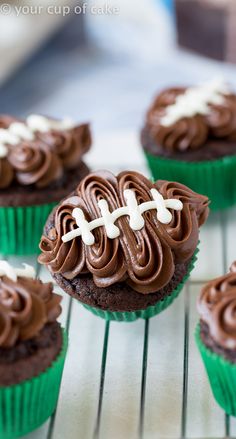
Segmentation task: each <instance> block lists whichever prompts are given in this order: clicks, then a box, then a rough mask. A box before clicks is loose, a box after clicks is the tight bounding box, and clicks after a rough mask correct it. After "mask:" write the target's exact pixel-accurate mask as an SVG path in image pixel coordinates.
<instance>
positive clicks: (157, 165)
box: [141, 79, 236, 209]
mask: <svg viewBox="0 0 236 439" xmlns="http://www.w3.org/2000/svg"><path fill="white" fill-rule="evenodd" d="M141 143H142V146H143V150H144V153H145V156H146V159H147V162H148V165H149V167H150V170H151V172H152V175H153V177H154V179H157V178H160V179H162V178H167V179H170V180H174V181H179V182H181V183H183V184H186V185H188V186H189V187H191V189H193V190H195V191H197V192H199V193H202V194H204V195H207V196H208V197H209V199H210V200H211V205H210V206H211V208H212V209H221V208H225V207H229V206H232V205H234V204H235V203H236V179H235V173H236V95H235V94H234V93H233V92H232V91H230V89H229V87H228V86H227V85H226V84H225V83H224V81H222V80H220V79H215V80H213V81H211V82H208V83H206V84H203V85H200V86H196V87H192V88H191V87H190V88H186V87H172V88H168V89H166V90H164V91H163V92H161V93H160V94H159V95H158V96H157V97H156V98H155V100H154V102H153V103H152V105H151V107H150V108H149V110H148V112H147V116H146V121H145V125H144V128H143V129H142V133H141Z"/></svg>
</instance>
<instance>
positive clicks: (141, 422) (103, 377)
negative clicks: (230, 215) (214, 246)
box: [47, 214, 231, 439]
mask: <svg viewBox="0 0 236 439" xmlns="http://www.w3.org/2000/svg"><path fill="white" fill-rule="evenodd" d="M220 220H221V238H222V249H223V252H222V266H223V268H224V271H225V272H226V271H227V267H228V263H227V242H226V222H225V216H224V214H222V215H221V218H220ZM206 281H207V280H206V279H202V280H198V281H191V280H190V281H188V282H187V284H186V288H185V292H184V295H185V296H184V306H185V309H184V339H183V370H182V408H181V432H180V437H181V439H187V436H186V434H187V430H186V425H187V418H188V380H189V373H188V368H189V311H190V305H189V295H190V288H191V286H196V285H198V286H199V287H200V286H201V285H202V284H204V283H205V282H206ZM72 307H73V301H72V299H70V301H69V306H68V312H67V319H66V327H67V329H68V330H69V326H70V318H71V312H72ZM111 325H112V322H105V323H104V336H103V349H102V355H101V366H100V385H99V394H98V397H97V414H96V419H95V421H94V432H93V439H98V438H99V437H100V425H101V419H102V416H103V396H104V384H105V380H106V364H107V355H108V345H109V343H112V339H111V337H110V327H111ZM148 346H149V319H147V320H145V323H144V333H143V348H142V349H143V354H142V376H141V387H140V405H139V407H140V408H139V425H138V438H139V439H145V432H144V419H145V397H146V377H147V370H148V360H149V358H148ZM54 423H55V414H54V415H53V417H52V418H51V421H50V424H49V428H48V434H47V439H52V438H53V430H54ZM230 427H231V423H230V417H229V416H228V415H227V414H225V427H224V429H225V433H224V437H225V438H231V428H230ZM157 437H158V436H157ZM127 439H128V438H127Z"/></svg>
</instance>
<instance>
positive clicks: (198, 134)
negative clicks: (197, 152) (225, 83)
mask: <svg viewBox="0 0 236 439" xmlns="http://www.w3.org/2000/svg"><path fill="white" fill-rule="evenodd" d="M204 87H205V88H204ZM206 90H207V88H206V86H203V87H202V88H201V87H199V88H196V90H195V91H194V89H190V88H183V87H176V88H169V89H166V90H164V91H162V92H161V93H160V95H159V96H157V97H156V98H155V100H154V102H153V104H152V106H151V108H150V109H149V110H148V112H147V117H146V127H147V129H148V130H149V132H150V135H151V137H152V138H153V139H154V141H155V142H156V143H157V144H158V145H159V146H161V147H162V148H164V149H166V150H168V151H169V152H174V151H185V150H187V149H197V148H200V147H202V146H203V145H204V144H205V143H206V141H207V140H208V139H219V138H224V139H228V140H235V139H236V129H235V125H236V95H234V94H232V93H231V94H229V93H227V92H226V89H224V88H223V87H222V89H220V88H219V90H218V94H215V95H214V94H213V98H212V101H211V99H210V98H209V102H207V96H209V95H210V92H209V93H208V94H207V93H206ZM209 90H210V91H214V92H215V93H216V89H215V90H213V88H212V89H211V88H210V89H209ZM203 91H204V92H205V94H206V102H207V103H206V102H205V103H204V105H202V107H201V106H200V107H199V109H200V110H199V111H200V112H198V111H197V109H195V111H194V99H197V97H198V96H201V94H203ZM190 93H192V97H191V98H192V101H191V99H190V96H188V94H190ZM184 95H186V107H189V115H188V116H181V112H180V114H179V117H178V116H176V117H173V121H172V122H170V123H164V121H165V117H166V115H167V112H168V109H170V108H171V107H173V106H174V105H176V104H177V102H178V99H179V98H181V97H183V96H184ZM192 107H193V108H192ZM172 110H173V109H172ZM172 112H173V115H175V113H174V111H172ZM186 113H187V112H186ZM176 114H177V111H176ZM170 120H171V119H170Z"/></svg>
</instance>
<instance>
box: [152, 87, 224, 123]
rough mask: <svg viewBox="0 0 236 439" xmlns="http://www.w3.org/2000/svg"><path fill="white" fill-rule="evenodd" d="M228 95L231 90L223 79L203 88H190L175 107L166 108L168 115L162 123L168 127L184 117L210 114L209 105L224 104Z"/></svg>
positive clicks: (179, 98) (180, 97)
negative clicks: (225, 96)
mask: <svg viewBox="0 0 236 439" xmlns="http://www.w3.org/2000/svg"><path fill="white" fill-rule="evenodd" d="M228 93H229V89H228V87H227V85H226V84H225V83H224V81H223V80H222V79H214V80H213V81H211V82H208V83H206V84H203V85H201V86H198V87H193V88H188V89H187V90H186V92H185V93H183V94H181V95H179V96H177V98H176V101H175V103H174V104H173V105H169V106H168V107H166V113H165V115H164V116H163V117H162V118H161V120H160V123H161V125H163V126H166V127H167V126H170V125H173V124H174V123H176V122H177V121H178V120H180V119H182V118H184V117H192V116H194V115H196V114H202V115H206V114H209V112H210V107H209V105H208V104H216V105H220V104H222V103H223V102H224V95H226V94H228Z"/></svg>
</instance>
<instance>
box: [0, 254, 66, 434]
mask: <svg viewBox="0 0 236 439" xmlns="http://www.w3.org/2000/svg"><path fill="white" fill-rule="evenodd" d="M60 302H61V296H58V295H57V294H54V293H53V290H52V284H51V283H43V282H41V281H40V280H39V279H35V273H34V269H33V267H30V266H28V265H26V264H25V267H24V268H19V269H17V268H13V267H12V266H11V265H9V264H8V263H7V262H6V261H0V437H1V438H4V439H12V438H15V437H19V436H22V435H25V434H27V433H29V432H31V431H32V430H34V429H36V428H37V427H39V426H40V425H41V424H43V423H44V422H45V421H46V419H48V417H49V416H51V414H52V413H53V412H54V410H55V407H56V404H57V400H58V394H59V389H60V383H61V376H62V372H63V366H64V360H65V355H66V350H67V337H66V334H65V332H63V331H62V329H61V327H60V325H59V323H58V322H57V320H56V319H57V317H58V316H59V315H60V313H61V306H60Z"/></svg>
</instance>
